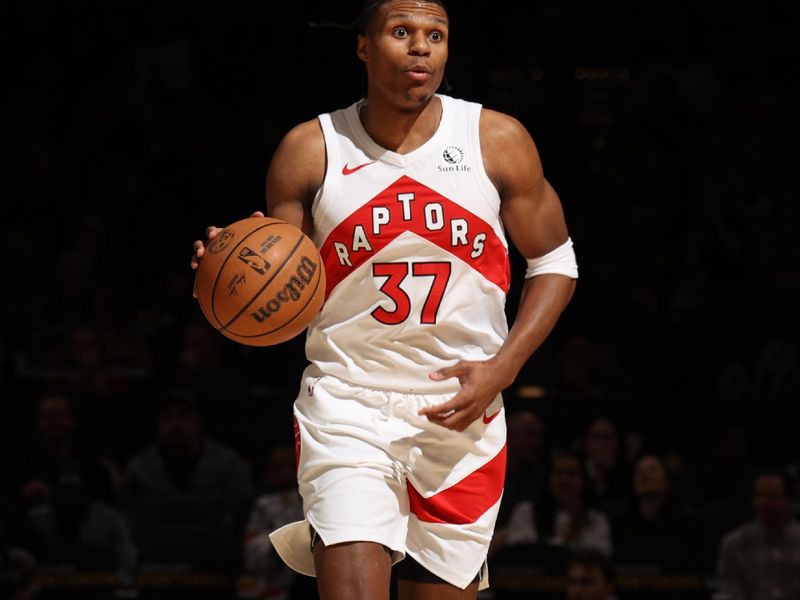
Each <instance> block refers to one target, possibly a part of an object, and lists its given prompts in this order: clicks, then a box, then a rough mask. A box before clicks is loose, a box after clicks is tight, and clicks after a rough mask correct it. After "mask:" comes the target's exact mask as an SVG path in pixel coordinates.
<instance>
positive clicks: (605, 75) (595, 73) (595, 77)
mask: <svg viewBox="0 0 800 600" xmlns="http://www.w3.org/2000/svg"><path fill="white" fill-rule="evenodd" d="M573 74H574V76H575V79H577V80H578V81H621V82H625V81H628V80H629V79H630V78H631V70H630V69H629V68H628V67H578V68H576V69H575V71H574V73H573Z"/></svg>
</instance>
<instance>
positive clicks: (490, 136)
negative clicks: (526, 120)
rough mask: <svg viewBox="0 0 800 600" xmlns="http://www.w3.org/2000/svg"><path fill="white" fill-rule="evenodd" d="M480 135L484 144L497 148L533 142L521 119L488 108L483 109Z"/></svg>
mask: <svg viewBox="0 0 800 600" xmlns="http://www.w3.org/2000/svg"><path fill="white" fill-rule="evenodd" d="M480 135H481V140H482V141H483V142H488V143H489V144H491V145H497V146H506V145H507V144H512V145H514V144H519V143H530V141H531V140H532V138H531V134H530V132H529V131H528V129H527V128H526V127H525V125H523V124H522V122H521V121H520V120H519V119H517V118H515V117H512V116H511V115H509V114H506V113H503V112H500V111H497V110H492V109H490V108H486V107H482V108H481V120H480Z"/></svg>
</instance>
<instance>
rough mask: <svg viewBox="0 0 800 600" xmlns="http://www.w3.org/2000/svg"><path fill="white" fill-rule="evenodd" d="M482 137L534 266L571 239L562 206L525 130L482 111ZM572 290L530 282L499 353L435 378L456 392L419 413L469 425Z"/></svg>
mask: <svg viewBox="0 0 800 600" xmlns="http://www.w3.org/2000/svg"><path fill="white" fill-rule="evenodd" d="M480 135H481V152H482V154H483V157H484V166H485V168H486V172H487V174H488V175H489V178H490V179H491V180H492V182H493V183H494V184H495V187H496V188H497V189H498V191H499V193H500V198H501V205H500V214H501V218H502V220H503V223H504V224H505V227H506V230H507V232H508V234H509V237H510V238H511V241H512V242H513V244H514V246H515V247H516V248H517V249H518V250H519V251H520V253H521V254H522V255H523V256H524V257H525V258H526V259H534V264H536V263H535V259H537V258H540V257H544V256H546V255H550V253H551V252H552V251H554V250H558V249H559V248H562V249H563V248H565V247H566V246H565V244H566V243H567V241H568V238H569V236H568V233H567V226H566V224H565V222H564V214H563V211H562V208H561V202H560V201H559V199H558V196H557V195H556V193H555V191H554V190H553V188H552V187H551V186H550V184H549V183H548V182H547V180H546V179H545V178H544V174H543V172H542V165H541V161H540V159H539V153H538V151H537V150H536V145H535V144H534V142H533V139H532V138H531V136H530V134H529V133H528V132H527V130H526V129H525V128H524V127H523V126H522V124H521V123H519V122H518V121H517V120H515V119H513V118H511V117H509V116H507V115H504V114H501V113H497V112H494V111H489V110H484V111H483V112H482V114H481V124H480ZM567 246H568V245H567ZM556 254H558V252H556ZM543 270H545V271H547V270H548V269H543ZM574 289H575V280H574V279H573V278H572V277H570V276H567V275H561V274H553V273H548V274H541V275H538V276H535V277H530V278H527V279H526V281H525V285H524V286H523V290H522V295H521V298H520V302H519V309H518V311H517V318H516V320H515V322H514V324H513V326H512V327H511V330H510V331H509V334H508V337H507V338H506V341H505V343H504V344H503V346H502V347H501V348H500V350H499V351H498V353H497V354H496V355H495V356H494V357H493V358H491V359H490V360H488V361H459V362H458V363H457V364H455V365H454V366H452V367H449V368H445V369H440V370H439V371H437V372H436V373H433V374H432V375H431V378H432V379H435V380H442V379H447V378H450V377H457V378H458V379H459V381H460V383H461V391H460V392H459V393H458V394H456V395H455V396H454V397H453V398H452V399H451V400H450V401H449V402H446V403H444V404H442V405H439V406H433V407H430V408H428V409H424V410H423V411H421V412H420V414H423V415H426V416H427V417H428V418H429V419H431V420H432V421H436V422H438V423H440V424H441V425H443V426H444V427H448V428H450V429H456V430H463V429H465V428H466V427H468V426H469V425H470V423H472V422H473V421H474V420H476V419H477V418H479V417H480V416H481V414H482V413H483V411H484V410H485V409H486V408H487V407H488V406H489V404H491V402H492V401H493V400H494V398H495V397H496V396H497V394H498V393H499V392H501V391H502V390H503V389H505V388H506V387H508V386H509V385H511V384H512V383H513V382H514V380H515V379H516V377H517V375H518V374H519V371H520V369H521V368H522V366H523V365H524V364H525V362H526V361H527V360H528V358H530V356H531V354H533V352H534V351H535V350H536V349H537V348H538V347H539V346H540V345H541V343H542V342H543V341H544V340H545V338H546V337H547V336H548V334H549V333H550V331H551V330H552V329H553V327H554V326H555V324H556V321H557V320H558V317H559V316H560V314H561V312H562V311H563V310H564V308H565V307H566V305H567V304H568V303H569V300H570V298H571V297H572V293H573V291H574Z"/></svg>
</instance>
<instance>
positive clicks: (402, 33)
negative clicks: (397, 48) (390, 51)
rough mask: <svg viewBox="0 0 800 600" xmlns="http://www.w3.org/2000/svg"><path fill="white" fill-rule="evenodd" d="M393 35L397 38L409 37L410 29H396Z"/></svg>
mask: <svg viewBox="0 0 800 600" xmlns="http://www.w3.org/2000/svg"><path fill="white" fill-rule="evenodd" d="M392 34H393V35H394V37H396V38H404V37H406V36H408V29H406V28H405V27H395V28H394V31H393V32H392Z"/></svg>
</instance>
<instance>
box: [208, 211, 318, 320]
mask: <svg viewBox="0 0 800 600" xmlns="http://www.w3.org/2000/svg"><path fill="white" fill-rule="evenodd" d="M270 225H271V224H270ZM267 227H269V225H267ZM251 235H252V234H251ZM248 237H249V236H248ZM242 241H244V240H242ZM302 243H303V234H301V235H300V237H299V238H298V239H297V243H296V244H295V245H294V248H292V251H291V252H290V253H289V254H288V255H287V256H286V258H284V259H283V262H282V263H281V264H280V266H279V267H278V268H277V270H276V271H275V273H274V274H273V275H272V277H270V278H269V279H268V280H267V282H266V283H265V284H264V285H262V286H261V289H259V290H258V291H257V292H256V293H255V294H254V295H253V298H252V299H251V300H250V302H248V303H247V304H245V305H244V306H243V307H242V308H241V309H240V310H239V312H238V313H236V314H235V315H234V316H233V318H232V319H230V320H229V321H228V322H227V323H226V324H224V325H223V326H222V327H220V328H219V330H220V331H227V329H228V327H230V325H231V323H233V322H234V321H235V320H236V319H238V318H239V317H241V316H242V314H243V313H244V312H245V311H246V310H247V309H249V308H250V306H251V305H252V304H253V302H255V301H256V299H257V298H258V296H259V295H260V294H261V292H263V291H264V290H265V289H267V286H269V284H270V283H272V280H273V279H275V278H276V277H277V276H278V275H279V274H280V272H281V270H282V269H283V267H285V266H286V263H287V262H289V259H290V258H292V256H294V253H295V252H296V251H297V249H298V248H299V247H300V244H302ZM231 254H232V253H231ZM221 271H222V269H220V272H221ZM216 287H217V282H216V281H215V282H214V288H216ZM217 320H219V319H217Z"/></svg>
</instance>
